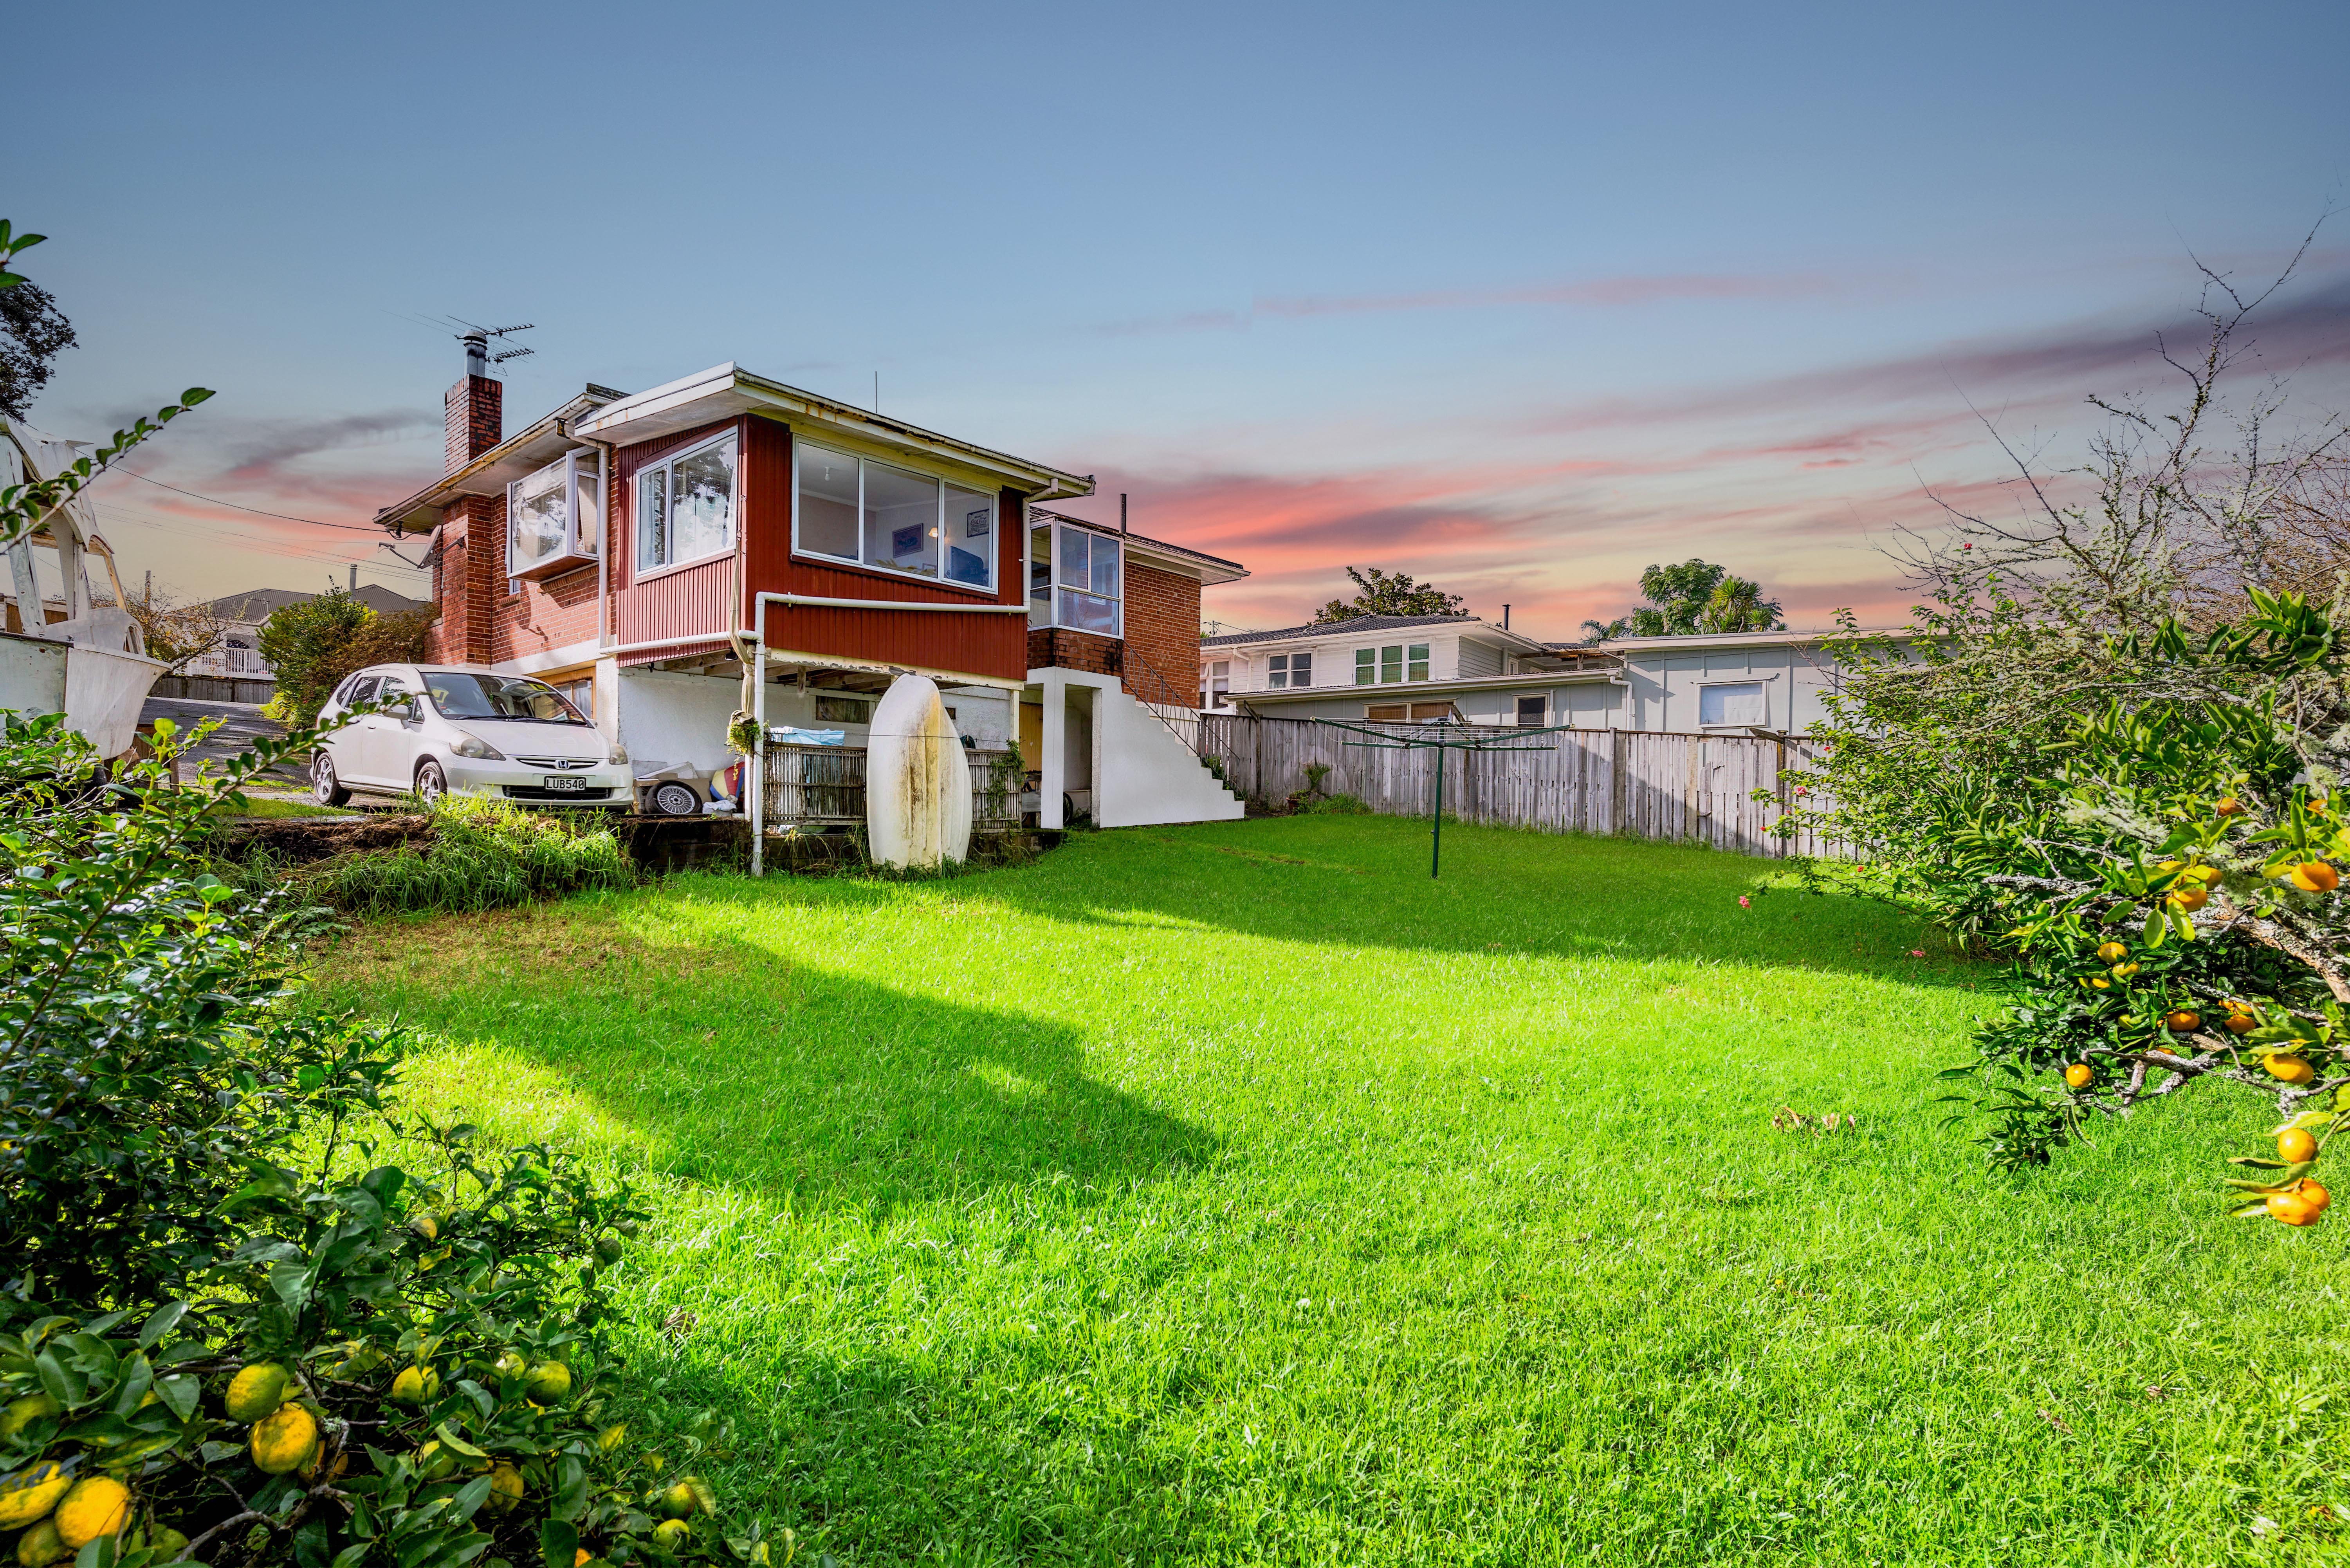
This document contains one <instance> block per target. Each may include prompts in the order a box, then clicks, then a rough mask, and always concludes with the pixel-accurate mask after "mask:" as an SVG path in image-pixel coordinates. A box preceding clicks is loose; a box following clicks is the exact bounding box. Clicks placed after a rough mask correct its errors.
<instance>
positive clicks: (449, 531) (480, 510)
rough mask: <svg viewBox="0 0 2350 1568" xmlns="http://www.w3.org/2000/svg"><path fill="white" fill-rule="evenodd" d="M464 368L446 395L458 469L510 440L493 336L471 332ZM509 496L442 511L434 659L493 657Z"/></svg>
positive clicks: (463, 502) (445, 459)
mask: <svg viewBox="0 0 2350 1568" xmlns="http://www.w3.org/2000/svg"><path fill="white" fill-rule="evenodd" d="M464 344H465V374H464V376H463V378H462V379H460V380H459V381H458V382H457V384H456V385H455V386H453V387H452V388H450V389H449V393H448V396H447V397H445V398H444V399H442V408H441V417H442V472H444V473H454V472H457V470H459V469H461V468H463V467H464V466H465V465H466V464H467V463H469V462H473V460H474V459H475V458H477V457H479V456H481V455H482V454H483V453H484V452H487V451H489V450H490V449H491V448H492V447H494V446H495V445H497V444H498V442H499V441H503V440H504V439H505V388H504V387H503V386H501V385H499V384H498V383H497V382H495V381H493V380H491V379H490V378H489V377H488V375H487V374H485V372H486V371H487V370H488V369H489V368H490V366H489V339H488V338H487V337H484V336H483V335H482V334H479V333H468V334H466V336H465V338H464ZM504 512H505V501H504V497H502V496H501V497H491V496H486V495H468V496H463V497H461V498H460V499H458V500H457V501H456V502H455V503H453V504H452V505H451V506H450V507H449V509H448V510H447V511H446V512H444V513H442V514H441V542H440V550H441V618H440V619H439V620H438V621H435V622H434V623H433V627H432V657H433V658H434V659H445V660H447V661H449V662H451V663H462V664H487V663H488V662H490V621H491V618H492V617H493V616H494V614H495V613H496V610H497V605H498V600H499V598H500V597H502V594H501V590H502V589H503V587H504V576H505V517H504Z"/></svg>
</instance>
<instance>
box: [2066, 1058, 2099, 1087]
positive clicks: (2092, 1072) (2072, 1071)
mask: <svg viewBox="0 0 2350 1568" xmlns="http://www.w3.org/2000/svg"><path fill="white" fill-rule="evenodd" d="M2096 1075H2097V1073H2096V1069H2095V1068H2094V1067H2092V1066H2090V1065H2089V1064H2087V1063H2086V1062H2075V1063H2074V1064H2072V1065H2071V1066H2069V1067H2067V1068H2065V1069H2064V1081H2065V1082H2066V1083H2068V1084H2070V1085H2073V1086H2074V1088H2076V1089H2085V1088H2087V1087H2088V1086H2089V1081H2090V1080H2091V1079H2093V1078H2095V1076H2096Z"/></svg>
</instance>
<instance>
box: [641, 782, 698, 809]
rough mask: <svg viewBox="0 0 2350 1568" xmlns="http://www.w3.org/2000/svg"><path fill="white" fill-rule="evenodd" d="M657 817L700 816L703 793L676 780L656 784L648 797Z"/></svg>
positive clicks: (648, 801)
mask: <svg viewBox="0 0 2350 1568" xmlns="http://www.w3.org/2000/svg"><path fill="white" fill-rule="evenodd" d="M646 799H647V803H648V804H649V805H651V807H652V808H653V815H655V816H700V815H702V792H701V791H700V790H698V789H695V788H694V787H693V786H692V785H691V784H680V783H678V782H677V781H676V780H675V779H671V780H670V781H669V782H668V783H666V784H655V785H654V786H653V787H652V789H651V791H650V794H648V795H647V797H646Z"/></svg>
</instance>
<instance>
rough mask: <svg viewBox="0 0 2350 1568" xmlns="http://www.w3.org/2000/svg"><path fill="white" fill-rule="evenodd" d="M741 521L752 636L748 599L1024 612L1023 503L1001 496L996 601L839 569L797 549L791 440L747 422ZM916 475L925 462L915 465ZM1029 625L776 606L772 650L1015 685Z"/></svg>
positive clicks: (933, 614)
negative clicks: (790, 596) (989, 606)
mask: <svg viewBox="0 0 2350 1568" xmlns="http://www.w3.org/2000/svg"><path fill="white" fill-rule="evenodd" d="M743 422H744V425H745V427H746V429H745V431H744V441H743V451H744V457H743V516H744V517H745V519H746V520H747V522H748V525H749V532H748V535H747V538H748V540H749V544H750V549H749V561H748V565H749V568H750V569H749V572H748V574H747V581H746V583H745V586H744V588H743V623H742V624H743V625H744V626H746V627H747V626H749V625H750V624H751V621H750V614H751V596H752V595H754V594H757V593H794V594H808V595H812V596H815V597H822V598H841V599H909V600H923V601H927V602H930V603H932V604H937V603H941V602H944V603H949V604H986V603H990V602H993V603H996V604H1005V605H1019V606H1023V607H1024V606H1025V605H1026V603H1027V599H1026V598H1025V597H1024V590H1023V588H1022V587H1021V583H1020V560H1021V556H1020V547H1021V523H1022V508H1021V500H1020V497H1019V495H1018V494H1017V493H1015V492H1012V491H1003V492H1001V493H999V494H998V496H997V499H996V509H995V515H996V527H995V571H996V585H997V591H996V593H995V595H994V596H993V599H992V600H991V599H990V598H988V597H983V596H982V595H979V594H976V593H971V592H964V591H957V590H955V589H951V588H946V587H941V586H939V585H937V584H934V583H931V582H926V581H923V580H921V579H919V578H913V577H904V576H899V575H897V574H896V573H894V572H880V571H866V570H862V569H860V568H858V567H856V566H833V565H829V564H827V563H824V562H820V561H815V560H810V559H809V558H807V557H806V556H798V557H795V556H793V555H792V553H791V541H792V462H791V431H790V430H789V429H788V428H786V427H785V426H784V425H782V424H779V423H777V422H776V421H773V420H766V419H760V418H756V417H752V418H748V419H746V420H745V421H743ZM910 466H915V467H919V466H920V463H919V462H915V463H913V464H911V465H910ZM1027 641H1028V638H1027V618H1026V617H1025V616H1024V615H993V614H986V613H982V614H978V615H954V614H949V613H943V612H940V611H933V610H913V611H907V610H871V609H836V608H829V607H821V606H808V605H769V606H768V607H767V645H768V646H769V647H771V648H775V649H786V650H790V651H794V652H802V653H814V654H818V655H831V656H834V657H837V658H841V659H869V660H873V661H876V662H879V663H888V664H903V665H910V666H919V667H920V668H922V669H926V670H950V671H953V672H955V673H958V674H965V675H990V676H994V677H996V678H998V679H1000V680H1021V679H1022V678H1024V676H1026V675H1027V673H1028V664H1027V657H1028V649H1027Z"/></svg>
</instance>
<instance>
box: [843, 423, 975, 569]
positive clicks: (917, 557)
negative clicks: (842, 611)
mask: <svg viewBox="0 0 2350 1568" xmlns="http://www.w3.org/2000/svg"><path fill="white" fill-rule="evenodd" d="M796 447H797V452H796V462H797V465H798V469H799V503H798V514H797V515H798V527H799V533H798V545H797V547H798V549H799V550H800V552H801V553H802V554H804V555H809V556H830V557H832V558H833V559H834V560H837V561H852V562H855V563H856V564H857V565H858V566H872V567H875V568H877V569H879V570H880V571H885V572H903V573H905V574H906V575H907V576H913V577H933V578H940V579H943V580H944V581H947V582H950V583H960V584H962V586H964V587H973V588H993V587H994V586H995V498H994V497H993V496H992V495H988V494H985V493H982V492H980V491H976V490H971V489H967V488H965V487H964V486H962V485H960V484H955V483H951V482H950V481H948V480H943V479H939V478H935V477H933V476H932V475H931V474H927V473H916V472H914V471H913V470H911V469H906V468H899V467H898V466H897V465H896V464H894V463H887V462H876V461H875V460H873V459H871V458H863V457H858V456H856V455H855V454H853V453H850V452H840V451H837V450H836V449H834V448H832V447H827V446H819V445H817V444H816V442H814V441H800V442H797V443H796Z"/></svg>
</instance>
